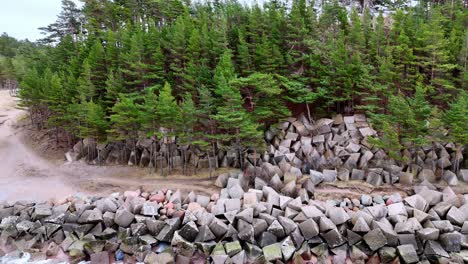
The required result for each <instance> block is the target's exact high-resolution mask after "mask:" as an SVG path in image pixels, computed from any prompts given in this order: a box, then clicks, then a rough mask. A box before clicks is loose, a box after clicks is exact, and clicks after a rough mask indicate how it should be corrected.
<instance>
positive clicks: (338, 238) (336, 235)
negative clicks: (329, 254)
mask: <svg viewBox="0 0 468 264" xmlns="http://www.w3.org/2000/svg"><path fill="white" fill-rule="evenodd" d="M322 236H323V238H324V239H325V241H327V244H328V246H329V247H330V248H335V247H338V246H341V245H343V244H344V243H346V240H345V239H344V237H343V236H342V235H341V233H340V232H339V231H338V230H337V229H336V228H335V229H332V230H330V231H328V232H327V233H326V234H324V235H322Z"/></svg>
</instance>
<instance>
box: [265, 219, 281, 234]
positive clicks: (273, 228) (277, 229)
mask: <svg viewBox="0 0 468 264" xmlns="http://www.w3.org/2000/svg"><path fill="white" fill-rule="evenodd" d="M267 231H268V232H270V233H272V234H273V235H275V236H276V237H277V238H283V237H284V236H285V235H286V234H285V232H284V228H283V226H282V225H281V224H280V222H279V221H278V220H275V221H273V223H271V225H270V226H269V227H268V229H267Z"/></svg>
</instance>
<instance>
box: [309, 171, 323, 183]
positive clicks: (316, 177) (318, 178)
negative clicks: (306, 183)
mask: <svg viewBox="0 0 468 264" xmlns="http://www.w3.org/2000/svg"><path fill="white" fill-rule="evenodd" d="M323 178H324V177H323V173H321V172H319V171H315V170H310V179H311V180H312V183H313V185H318V184H320V183H321V182H322V181H323Z"/></svg>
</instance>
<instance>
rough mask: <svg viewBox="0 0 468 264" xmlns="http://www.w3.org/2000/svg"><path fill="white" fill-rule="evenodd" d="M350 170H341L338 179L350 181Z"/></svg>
mask: <svg viewBox="0 0 468 264" xmlns="http://www.w3.org/2000/svg"><path fill="white" fill-rule="evenodd" d="M349 174H350V173H349V170H348V169H346V168H340V169H339V170H338V176H337V177H338V179H339V180H340V181H349Z"/></svg>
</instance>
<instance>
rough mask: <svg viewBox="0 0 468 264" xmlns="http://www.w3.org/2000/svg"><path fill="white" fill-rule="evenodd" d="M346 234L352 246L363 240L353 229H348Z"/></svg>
mask: <svg viewBox="0 0 468 264" xmlns="http://www.w3.org/2000/svg"><path fill="white" fill-rule="evenodd" d="M346 236H347V240H348V244H349V245H350V246H352V245H354V244H356V243H358V242H359V241H361V240H362V237H361V235H359V234H356V233H355V232H353V231H351V230H349V229H347V230H346Z"/></svg>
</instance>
